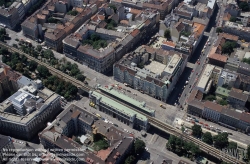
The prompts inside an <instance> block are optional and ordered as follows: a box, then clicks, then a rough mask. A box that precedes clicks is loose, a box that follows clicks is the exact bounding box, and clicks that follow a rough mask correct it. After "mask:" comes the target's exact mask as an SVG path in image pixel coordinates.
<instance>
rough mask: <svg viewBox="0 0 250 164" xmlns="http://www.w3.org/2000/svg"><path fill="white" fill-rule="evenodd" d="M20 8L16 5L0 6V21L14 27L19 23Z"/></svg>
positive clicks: (11, 27)
mask: <svg viewBox="0 0 250 164" xmlns="http://www.w3.org/2000/svg"><path fill="white" fill-rule="evenodd" d="M19 21H20V19H19V15H18V9H16V8H15V7H13V6H12V7H9V8H4V7H3V6H2V7H0V23H1V24H3V25H5V26H6V27H8V28H10V29H14V28H15V27H16V25H17V24H18V23H19Z"/></svg>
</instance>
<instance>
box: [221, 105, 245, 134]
mask: <svg viewBox="0 0 250 164" xmlns="http://www.w3.org/2000/svg"><path fill="white" fill-rule="evenodd" d="M241 114H242V112H241V111H236V110H231V109H222V111H221V115H220V119H219V124H221V125H223V126H225V127H229V128H230V129H235V128H236V127H237V125H238V124H239V122H240V117H241Z"/></svg>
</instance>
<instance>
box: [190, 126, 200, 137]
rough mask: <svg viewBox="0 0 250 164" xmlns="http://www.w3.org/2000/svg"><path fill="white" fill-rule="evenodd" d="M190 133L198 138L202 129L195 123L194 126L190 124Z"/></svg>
mask: <svg viewBox="0 0 250 164" xmlns="http://www.w3.org/2000/svg"><path fill="white" fill-rule="evenodd" d="M192 135H193V136H195V137H198V138H200V137H201V135H202V129H201V126H200V125H196V124H194V126H192Z"/></svg>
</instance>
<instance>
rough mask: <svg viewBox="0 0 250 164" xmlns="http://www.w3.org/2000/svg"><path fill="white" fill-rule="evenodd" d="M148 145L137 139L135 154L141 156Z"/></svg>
mask: <svg viewBox="0 0 250 164" xmlns="http://www.w3.org/2000/svg"><path fill="white" fill-rule="evenodd" d="M145 147H146V144H145V142H144V141H142V140H139V139H136V140H135V154H141V153H142V152H143V151H144V150H145Z"/></svg>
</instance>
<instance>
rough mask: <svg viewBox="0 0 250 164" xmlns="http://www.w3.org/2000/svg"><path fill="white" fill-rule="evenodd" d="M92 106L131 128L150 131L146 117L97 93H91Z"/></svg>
mask: <svg viewBox="0 0 250 164" xmlns="http://www.w3.org/2000/svg"><path fill="white" fill-rule="evenodd" d="M89 98H90V104H93V105H92V106H93V107H95V108H96V109H97V110H99V111H102V112H104V113H107V114H109V115H112V116H113V117H114V118H116V119H117V120H119V121H121V122H123V123H124V124H127V125H129V126H130V127H131V128H134V127H138V128H139V129H142V130H146V131H147V130H148V128H149V124H148V119H147V117H146V116H144V115H142V114H140V113H138V112H136V111H134V110H132V109H131V108H129V107H127V106H124V105H122V104H120V103H118V102H116V101H114V100H112V99H110V98H108V97H106V96H104V95H102V94H100V93H98V92H97V91H90V93H89Z"/></svg>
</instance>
